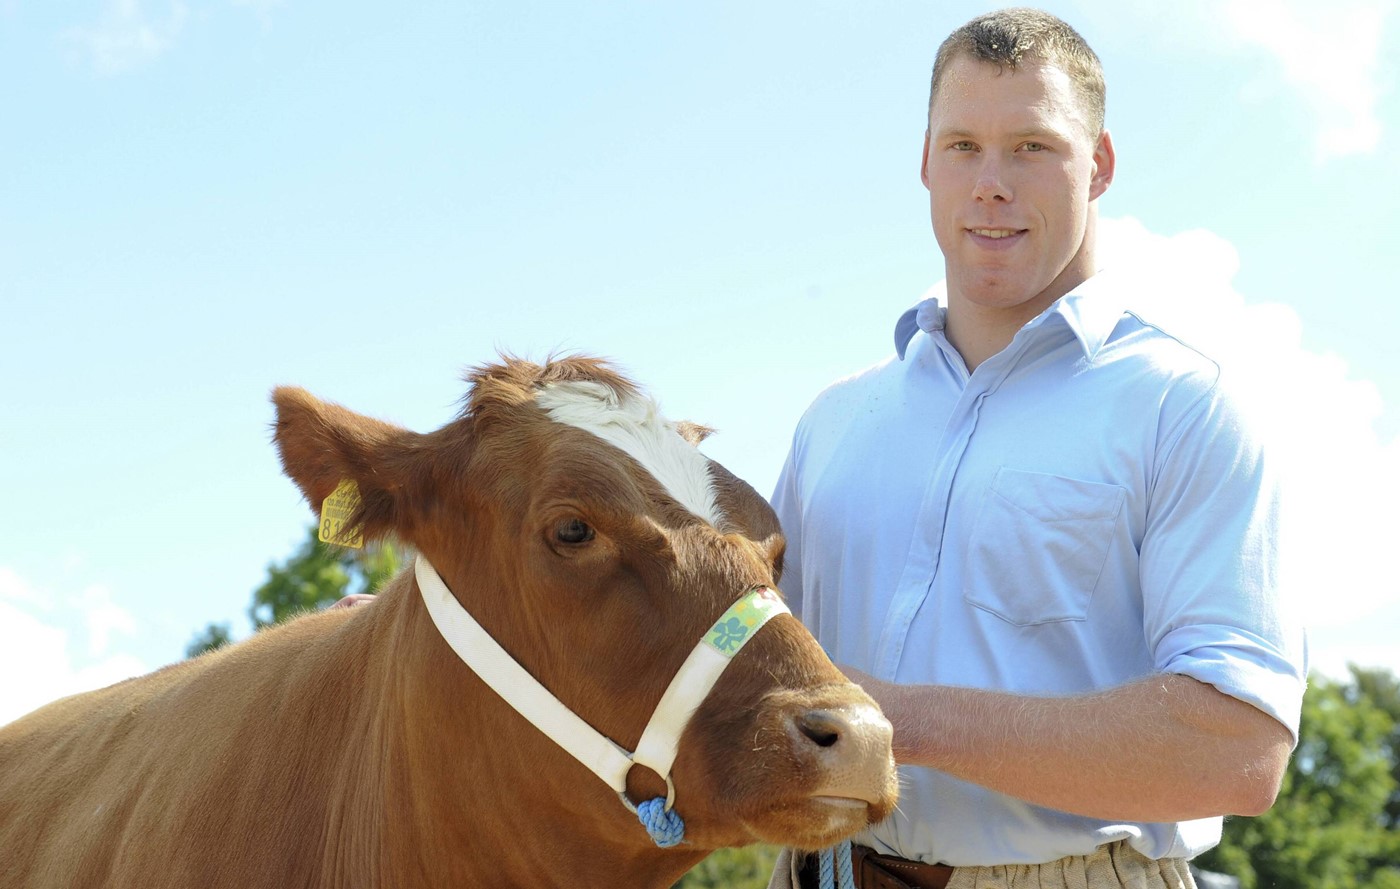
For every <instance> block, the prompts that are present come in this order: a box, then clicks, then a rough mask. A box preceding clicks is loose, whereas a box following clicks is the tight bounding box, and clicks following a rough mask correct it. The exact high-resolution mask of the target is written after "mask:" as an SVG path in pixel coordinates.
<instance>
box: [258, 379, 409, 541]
mask: <svg viewBox="0 0 1400 889" xmlns="http://www.w3.org/2000/svg"><path fill="white" fill-rule="evenodd" d="M272 401H273V403H274V404H275V405H276V406H277V420H276V423H275V426H274V431H273V440H274V441H275V442H276V443H277V451H278V453H279V454H280V455H281V457H282V470H283V471H284V472H286V473H287V477H288V478H290V479H291V480H292V481H294V482H296V485H297V487H298V488H300V489H301V492H302V494H303V495H305V497H306V500H307V502H308V503H310V504H311V509H312V511H313V512H314V513H316V514H317V515H318V516H319V515H320V514H321V507H322V504H324V503H325V500H326V498H327V497H329V496H330V495H331V494H332V492H334V491H335V490H336V488H338V487H339V486H340V485H341V483H342V482H346V481H348V482H353V483H354V484H355V486H356V488H357V489H358V494H359V502H358V504H357V505H356V506H355V508H354V511H353V513H352V514H351V515H350V516H349V518H348V520H347V522H346V529H347V530H352V529H354V528H356V527H358V528H359V531H360V533H361V534H363V535H364V537H365V538H366V539H369V540H373V539H377V538H379V537H382V536H384V535H385V534H387V533H392V532H398V533H399V534H401V535H403V534H406V533H407V532H408V530H409V529H407V528H405V527H402V525H403V523H404V520H405V519H406V518H407V516H406V515H405V514H404V512H403V510H402V509H401V506H400V504H401V497H402V494H403V493H404V491H405V490H406V489H409V488H411V487H412V486H413V485H412V479H411V478H410V475H411V473H412V471H413V467H414V465H415V461H414V460H413V459H412V455H413V453H414V451H415V444H416V443H417V442H418V441H419V440H420V439H421V436H420V435H418V434H417V433H414V432H410V431H409V430H407V429H403V428H401V427H399V426H395V425H393V424H391V423H385V422H383V421H381V420H374V419H371V418H369V417H365V416H361V415H360V414H357V413H355V412H354V411H351V410H347V409H346V408H343V407H341V406H340V405H338V404H330V403H328V402H324V401H321V400H320V399H318V398H316V397H315V396H313V395H312V394H311V393H309V392H307V391H306V390H305V389H299V388H296V387H291V386H282V387H279V388H277V389H275V390H273V392H272Z"/></svg>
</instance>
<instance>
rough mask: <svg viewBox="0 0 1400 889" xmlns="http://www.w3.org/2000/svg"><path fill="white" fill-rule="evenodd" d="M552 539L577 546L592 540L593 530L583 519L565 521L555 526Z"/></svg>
mask: <svg viewBox="0 0 1400 889" xmlns="http://www.w3.org/2000/svg"><path fill="white" fill-rule="evenodd" d="M554 539H555V540H557V541H559V542H560V543H566V544H569V545H571V546H577V545H578V544H580V543H587V542H588V541H590V540H592V539H593V528H592V526H590V525H589V524H588V523H587V522H585V521H584V520H583V519H565V520H564V521H562V522H560V523H559V524H558V525H556V526H555V528H554Z"/></svg>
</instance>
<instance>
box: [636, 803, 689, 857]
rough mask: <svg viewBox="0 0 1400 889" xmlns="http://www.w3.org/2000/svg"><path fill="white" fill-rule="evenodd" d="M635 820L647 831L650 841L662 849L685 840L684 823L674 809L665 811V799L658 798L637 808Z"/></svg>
mask: <svg viewBox="0 0 1400 889" xmlns="http://www.w3.org/2000/svg"><path fill="white" fill-rule="evenodd" d="M637 818H638V819H639V820H640V821H641V822H642V827H645V828H646V829H647V834H648V835H649V836H650V837H651V841H652V842H653V843H656V845H658V846H660V847H661V848H663V849H669V848H671V847H672V846H675V845H678V844H679V843H680V842H681V840H683V839H685V822H684V821H682V820H681V816H680V815H679V814H677V813H676V810H675V809H672V810H671V811H669V812H668V811H666V797H664V796H658V797H656V798H655V799H649V800H647V801H646V802H644V803H642V804H641V805H640V806H637Z"/></svg>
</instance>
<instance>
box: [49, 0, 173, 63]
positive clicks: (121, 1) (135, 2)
mask: <svg viewBox="0 0 1400 889" xmlns="http://www.w3.org/2000/svg"><path fill="white" fill-rule="evenodd" d="M166 7H167V8H166V10H165V11H164V14H154V13H151V12H149V11H147V9H146V8H145V6H144V5H143V0H107V3H106V6H105V8H104V9H103V13H102V18H101V20H100V21H99V22H98V23H97V24H94V25H89V26H86V27H82V28H74V29H72V30H70V31H68V32H67V33H66V34H65V35H64V38H65V39H66V40H67V42H68V43H69V44H70V45H72V46H74V47H76V48H77V49H78V50H79V51H80V52H81V53H82V54H83V55H85V56H86V57H87V58H88V59H89V61H90V62H91V63H92V66H93V68H94V69H96V70H97V71H98V73H100V74H106V75H113V74H120V73H122V72H124V71H129V70H131V69H132V68H136V67H138V66H140V65H143V64H145V63H147V62H149V61H151V60H153V59H155V58H156V57H157V56H159V55H161V54H162V53H164V52H165V51H166V50H168V49H169V48H170V47H171V46H173V45H174V43H175V40H176V38H177V37H179V35H180V31H181V30H182V29H183V28H184V26H185V20H186V18H187V17H188V15H189V10H188V8H187V7H186V6H185V4H184V3H183V2H181V0H169V2H168V3H167V4H166Z"/></svg>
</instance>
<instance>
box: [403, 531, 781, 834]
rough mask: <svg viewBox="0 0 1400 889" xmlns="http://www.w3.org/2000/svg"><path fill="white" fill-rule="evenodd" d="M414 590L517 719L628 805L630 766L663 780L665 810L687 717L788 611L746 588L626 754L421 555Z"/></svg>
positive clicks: (767, 593) (765, 590)
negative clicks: (520, 658) (479, 618)
mask: <svg viewBox="0 0 1400 889" xmlns="http://www.w3.org/2000/svg"><path fill="white" fill-rule="evenodd" d="M413 571H414V576H415V577H416V578H417V579H418V589H419V591H420V592H421V593H422V596H423V602H424V604H425V605H426V606H427V608H428V614H429V615H430V616H431V617H432V620H433V624H434V625H436V626H437V628H438V632H439V633H441V634H442V637H443V639H445V640H446V641H447V644H448V645H449V646H451V647H452V650H453V651H455V652H456V653H457V656H458V657H459V658H461V659H462V661H463V663H465V664H466V665H467V666H468V667H470V668H471V669H472V671H473V672H475V673H476V674H477V675H478V676H480V677H481V679H482V681H483V682H485V683H486V684H487V685H489V686H490V687H491V689H492V690H493V691H495V692H496V694H498V695H500V696H501V697H502V698H503V699H504V700H505V702H506V703H508V704H510V705H511V706H512V707H514V708H515V710H516V712H518V713H519V714H520V715H521V716H524V717H525V718H526V719H527V720H529V722H530V723H531V724H532V725H534V726H535V727H536V728H538V729H539V730H540V731H542V732H544V733H545V735H547V736H548V737H549V738H550V739H551V740H553V741H554V743H556V744H558V745H559V746H560V747H562V748H564V749H565V750H566V751H568V752H569V755H570V756H572V757H573V758H574V759H576V760H578V761H579V762H580V763H582V764H583V765H584V766H586V767H587V768H588V769H589V771H591V772H593V774H595V775H597V776H598V777H599V778H601V779H602V780H603V782H604V783H605V784H607V785H608V786H609V787H611V788H612V789H613V790H614V791H616V792H617V794H618V796H620V797H621V798H622V801H623V802H624V803H626V804H627V806H628V808H631V809H634V811H635V808H634V807H633V806H632V804H631V802H630V801H629V800H628V799H627V795H626V790H627V773H628V772H629V771H630V770H631V769H632V766H633V765H634V764H641V765H644V766H646V767H647V768H650V769H651V770H653V771H654V772H656V773H657V774H658V775H660V776H661V777H662V778H663V779H664V780H665V781H666V810H668V811H669V810H670V809H671V807H672V806H673V805H674V804H675V785H674V784H673V783H672V781H671V766H672V765H673V764H674V763H675V759H676V753H677V750H678V748H679V746H680V739H681V734H682V733H683V732H684V731H685V727H686V725H687V724H688V723H689V722H690V717H691V716H692V715H694V713H695V711H696V710H697V709H699V707H700V704H701V702H703V701H704V700H705V697H706V696H707V695H708V694H709V693H710V690H711V689H712V688H714V686H715V683H716V682H717V681H718V680H719V677H720V675H721V674H722V673H723V672H724V669H725V668H726V667H728V666H729V663H730V661H731V660H733V658H734V655H735V654H737V653H738V652H739V650H740V649H741V648H743V647H744V646H745V645H746V644H748V642H749V640H750V639H752V638H753V637H754V635H755V634H756V633H757V632H758V630H759V629H760V628H761V627H762V626H763V625H764V624H766V623H767V622H768V621H769V620H771V619H772V618H773V617H775V616H776V615H779V614H788V613H790V612H789V611H788V607H787V606H786V605H784V604H783V601H782V600H781V599H780V598H778V594H777V593H776V592H775V591H773V590H772V589H770V588H769V587H766V586H758V587H754V588H752V589H750V590H749V591H748V592H746V593H745V594H744V595H743V596H742V597H740V598H739V600H738V601H737V602H735V603H734V604H733V605H731V606H730V607H729V610H728V611H726V612H725V613H724V614H723V615H721V616H720V618H719V620H718V621H716V622H715V624H714V625H713V626H712V627H710V629H709V631H708V632H706V633H705V635H704V637H702V638H701V640H700V641H699V642H698V643H696V645H695V648H694V649H692V650H691V652H690V655H689V656H688V657H687V658H686V659H685V663H683V664H682V665H681V667H680V669H679V670H678V671H676V675H675V676H674V677H673V678H672V679H671V684H670V685H669V686H667V688H666V691H665V693H663V694H662V695H661V700H660V702H659V703H658V704H657V705H656V710H655V711H654V712H653V713H652V715H651V719H650V720H649V721H648V722H647V726H646V728H645V729H644V730H643V731H642V737H641V739H640V741H639V742H638V744H637V751H636V753H628V752H627V751H626V750H625V749H623V748H622V747H621V746H619V745H618V744H616V743H614V742H613V741H611V740H610V739H608V738H606V737H604V736H603V735H602V734H601V733H600V732H598V731H597V730H596V729H595V728H593V726H591V725H589V724H588V723H587V722H585V721H584V720H583V719H582V718H581V717H579V715H578V714H576V713H574V712H573V711H572V710H570V709H569V708H568V707H566V706H564V703H563V702H562V701H560V700H559V699H558V698H556V697H555V696H554V695H553V694H552V693H551V692H550V691H549V689H547V688H545V687H544V686H543V685H541V684H540V683H539V682H538V681H537V680H536V679H535V678H534V677H533V676H531V675H530V674H529V672H528V671H526V670H525V668H524V667H522V666H520V664H519V663H518V662H517V661H516V660H515V659H514V658H513V657H511V656H510V654H509V653H508V652H507V651H506V650H505V649H504V648H502V647H501V646H500V644H499V643H497V642H496V640H495V639H493V638H491V634H489V633H487V632H486V630H485V629H484V628H483V627H482V626H481V624H479V623H477V622H476V619H475V618H474V617H472V616H471V614H469V613H468V612H467V610H466V609H465V608H463V607H462V605H461V603H460V602H458V601H457V598H456V597H455V596H453V595H452V591H451V590H449V589H448V588H447V584H446V583H444V582H443V580H442V577H441V576H440V575H439V574H438V573H437V570H436V569H434V568H433V566H432V565H431V564H430V563H429V562H428V560H427V559H426V558H425V557H424V556H422V555H421V554H420V555H419V556H418V558H417V559H416V561H415V562H414V566H413Z"/></svg>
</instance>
